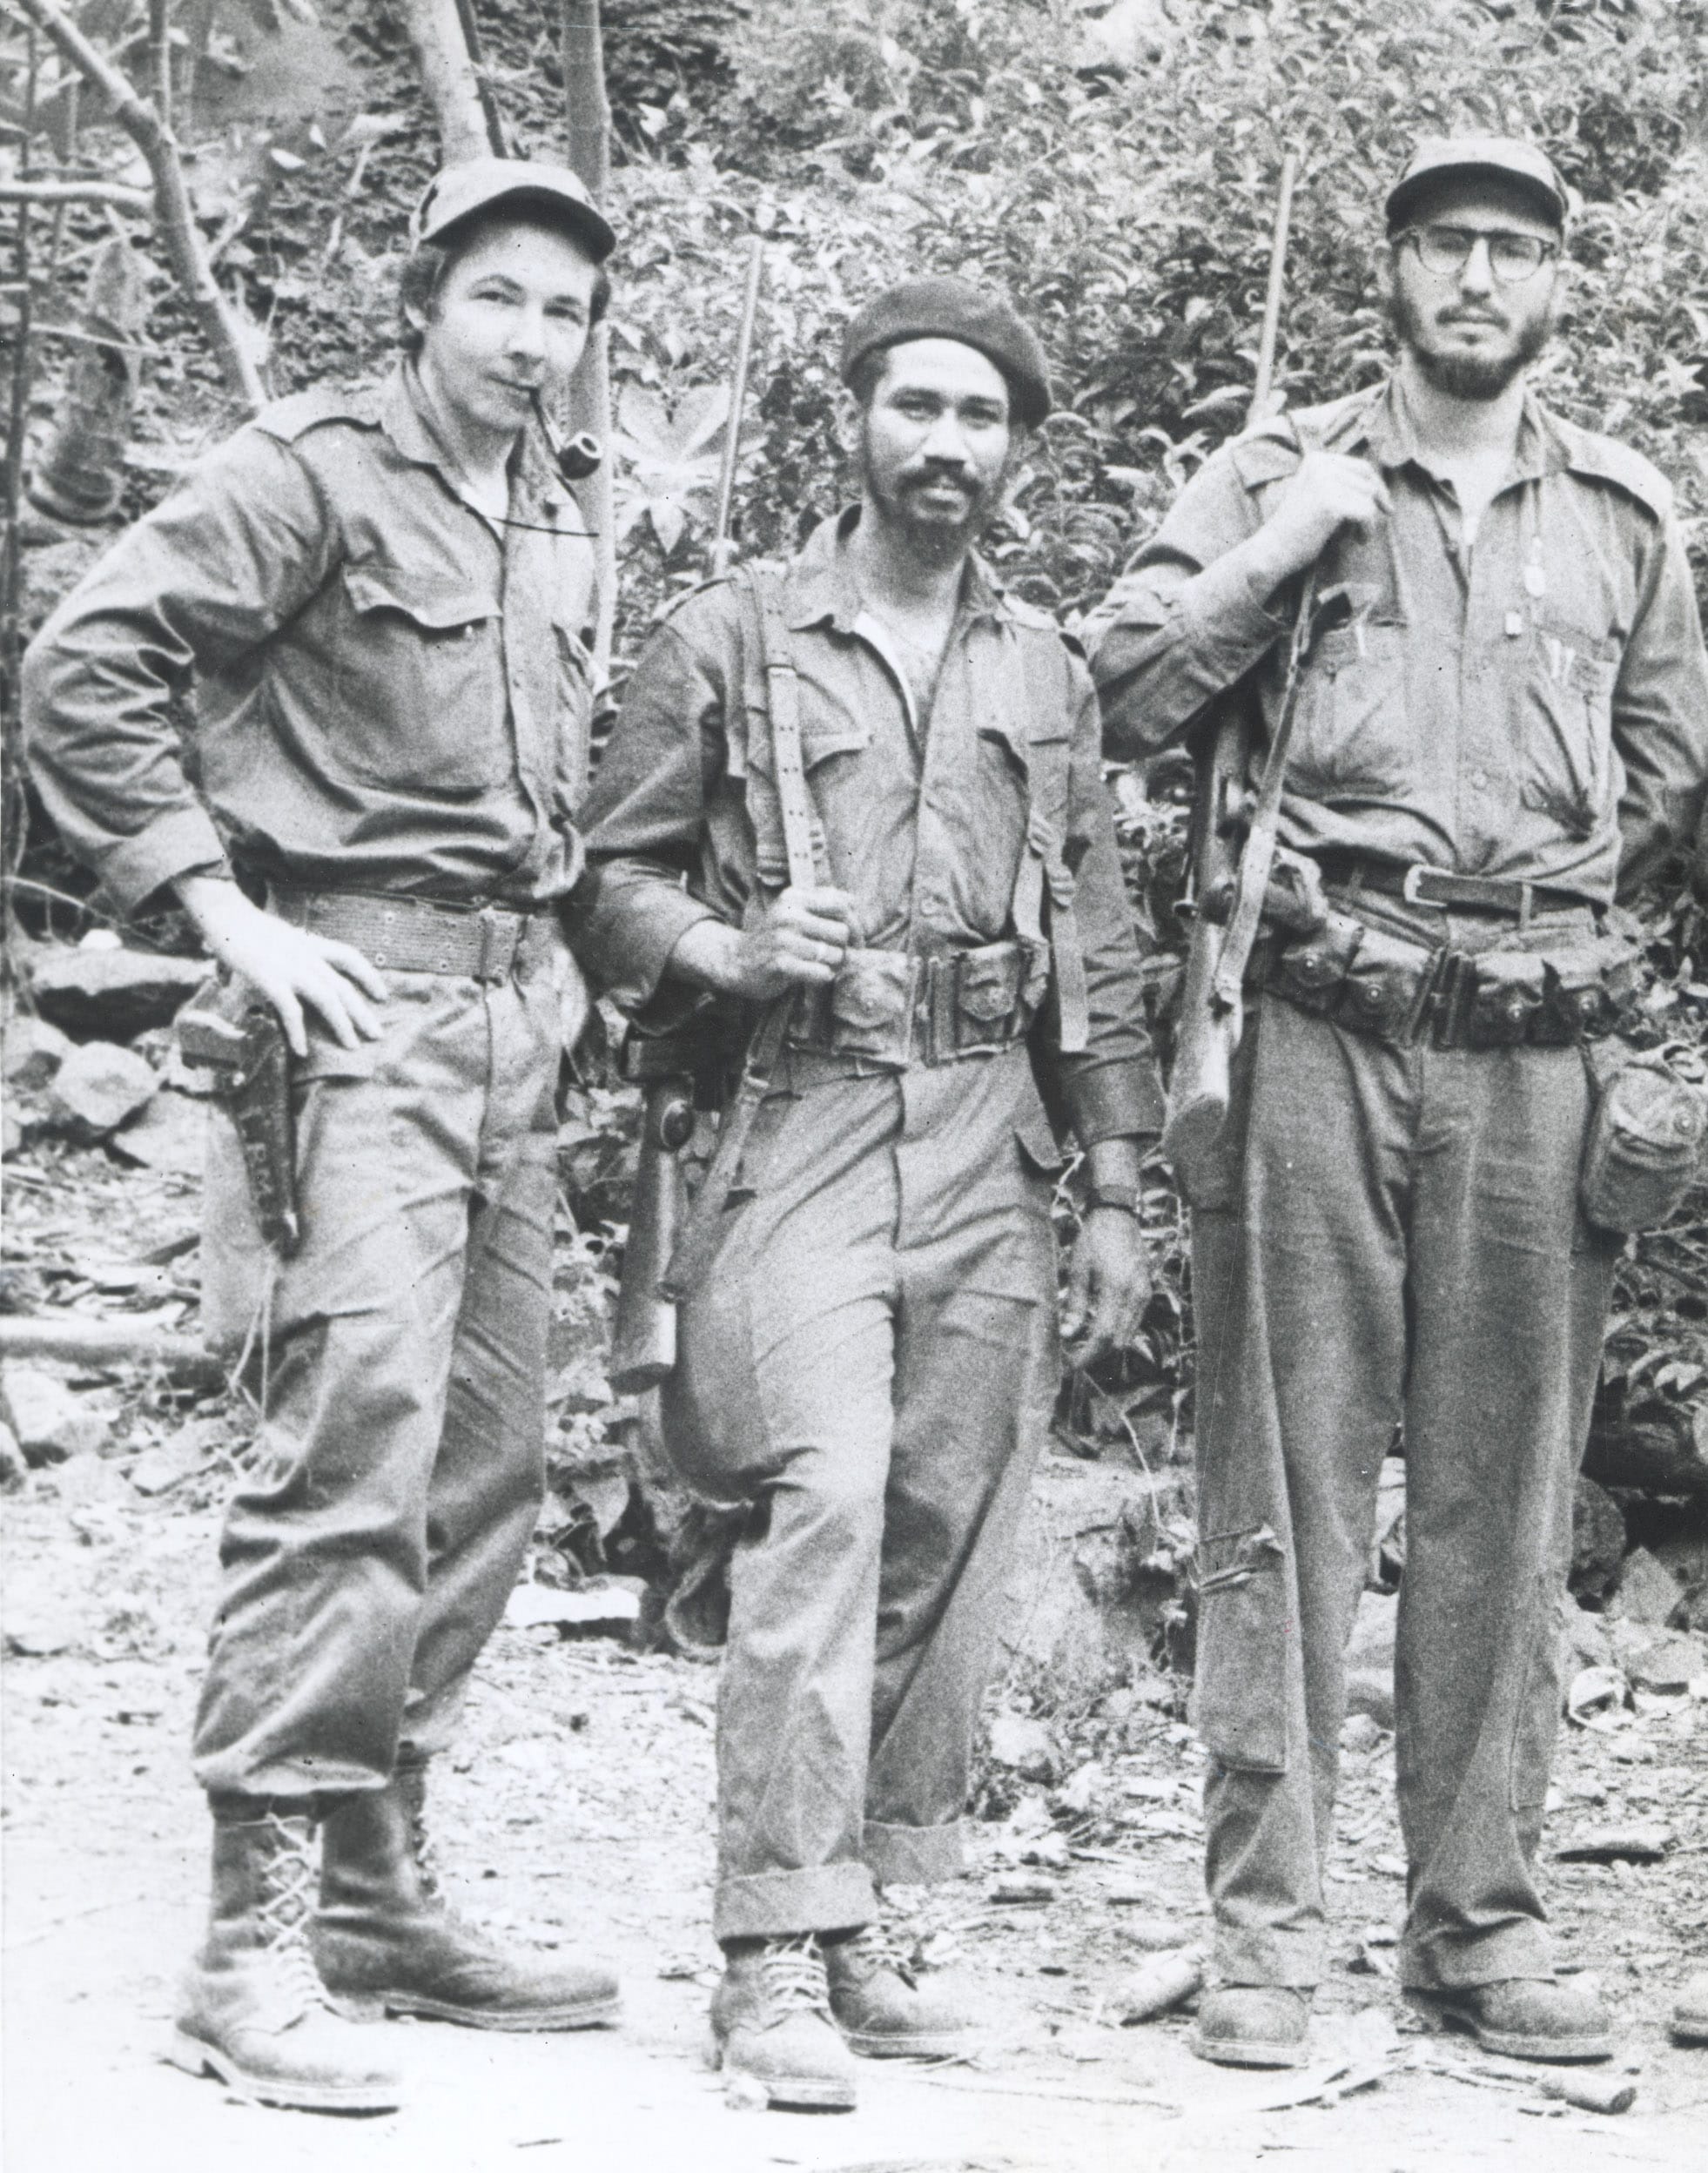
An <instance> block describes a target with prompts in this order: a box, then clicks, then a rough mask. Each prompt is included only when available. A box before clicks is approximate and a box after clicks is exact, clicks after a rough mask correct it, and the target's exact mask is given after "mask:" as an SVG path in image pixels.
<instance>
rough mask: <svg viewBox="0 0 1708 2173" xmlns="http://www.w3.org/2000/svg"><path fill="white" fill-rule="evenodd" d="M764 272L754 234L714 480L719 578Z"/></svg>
mask: <svg viewBox="0 0 1708 2173" xmlns="http://www.w3.org/2000/svg"><path fill="white" fill-rule="evenodd" d="M764 268H765V239H764V236H763V234H755V235H754V237H753V239H752V242H751V244H750V248H749V253H748V259H747V285H746V287H745V288H744V290H743V294H742V322H741V331H740V333H739V335H738V337H737V339H736V367H735V370H734V373H732V375H731V377H730V416H729V420H727V421H726V422H725V424H724V426H723V470H722V473H721V474H719V476H718V479H717V525H716V528H714V529H713V530H712V547H711V558H712V571H713V572H714V573H718V574H721V573H723V572H724V571H725V570H726V569H727V568H728V566H729V563H730V556H731V552H730V515H731V514H732V513H733V511H734V508H735V501H736V461H738V460H739V459H740V458H741V449H742V417H743V414H745V413H746V410H747V378H748V371H749V368H750V365H751V363H752V360H753V325H754V320H755V318H756V316H757V315H758V313H759V279H760V274H761V273H762V272H763V270H764Z"/></svg>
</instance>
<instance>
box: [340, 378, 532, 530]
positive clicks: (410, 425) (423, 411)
mask: <svg viewBox="0 0 1708 2173" xmlns="http://www.w3.org/2000/svg"><path fill="white" fill-rule="evenodd" d="M380 427H381V428H382V429H383V430H384V431H385V433H386V435H387V437H388V438H389V439H390V440H391V441H392V443H393V445H394V446H395V447H397V449H398V451H399V452H400V454H402V455H403V457H404V459H405V460H406V461H414V462H416V463H417V464H418V465H419V466H420V467H423V468H437V469H438V470H439V472H440V474H441V475H443V477H444V478H445V481H446V483H447V487H448V488H450V490H451V491H452V492H453V493H454V494H456V495H457V496H458V497H459V498H461V493H460V492H459V491H458V489H457V481H456V471H455V468H454V466H453V465H452V463H451V461H449V460H448V459H447V455H446V452H445V447H444V445H443V443H442V441H440V436H439V434H438V432H437V431H436V430H435V429H434V427H433V424H432V421H431V420H430V419H429V416H428V414H427V401H426V396H425V394H423V393H422V390H421V380H420V377H419V375H418V374H417V373H416V370H415V366H414V362H413V361H411V360H407V359H406V360H403V361H401V362H400V363H399V364H398V366H397V368H396V369H395V370H394V371H393V373H392V375H391V378H390V380H389V381H388V382H387V386H386V387H385V390H384V392H383V394H381V397H380ZM510 493H511V506H512V511H513V512H514V515H515V516H516V517H517V518H518V519H533V518H535V517H536V516H537V517H539V518H541V519H550V518H551V517H553V516H555V515H556V514H558V513H559V512H561V510H562V508H563V504H564V502H565V501H566V499H567V497H568V493H567V492H566V491H565V489H564V488H563V487H562V485H561V483H560V481H559V479H558V474H557V469H556V466H555V462H554V461H553V460H552V458H551V455H550V453H549V452H548V449H547V446H546V442H545V437H544V434H543V432H542V431H541V429H540V427H539V425H538V424H537V423H532V422H531V423H529V424H528V427H526V428H525V429H524V430H523V431H522V433H521V436H520V437H519V439H518V440H517V442H516V447H515V450H514V452H513V453H512V454H511V456H510Z"/></svg>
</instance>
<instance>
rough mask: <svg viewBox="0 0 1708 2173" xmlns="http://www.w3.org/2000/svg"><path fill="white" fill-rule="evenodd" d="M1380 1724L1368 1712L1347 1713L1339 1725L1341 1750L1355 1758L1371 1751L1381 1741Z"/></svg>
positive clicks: (1372, 1714)
mask: <svg viewBox="0 0 1708 2173" xmlns="http://www.w3.org/2000/svg"><path fill="white" fill-rule="evenodd" d="M1382 1739H1383V1729H1382V1723H1381V1722H1380V1721H1379V1720H1378V1719H1376V1718H1375V1714H1374V1713H1370V1712H1349V1713H1348V1715H1347V1717H1346V1719H1344V1720H1342V1723H1341V1748H1342V1750H1343V1751H1350V1752H1351V1753H1353V1754H1354V1755H1355V1756H1358V1755H1362V1753H1367V1752H1369V1751H1373V1750H1375V1748H1376V1746H1378V1745H1379V1744H1380V1743H1381V1742H1382Z"/></svg>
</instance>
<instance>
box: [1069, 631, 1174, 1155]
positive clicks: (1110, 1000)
mask: <svg viewBox="0 0 1708 2173" xmlns="http://www.w3.org/2000/svg"><path fill="white" fill-rule="evenodd" d="M1063 654H1064V657H1065V658H1066V661H1067V662H1068V663H1070V665H1071V669H1072V686H1071V693H1070V697H1069V698H1070V699H1071V701H1072V703H1073V744H1072V751H1071V754H1070V757H1069V769H1068V858H1069V859H1070V861H1072V862H1075V863H1077V868H1076V873H1075V880H1074V918H1075V920H1076V921H1077V923H1078V930H1079V946H1080V951H1081V954H1082V956H1083V958H1084V959H1085V969H1086V999H1087V1010H1088V1013H1089V1031H1088V1033H1087V1036H1086V1047H1085V1048H1084V1049H1082V1050H1079V1051H1076V1052H1075V1053H1073V1054H1071V1055H1068V1054H1064V1053H1062V1052H1060V1051H1059V1050H1054V1049H1051V1050H1048V1051H1046V1053H1045V1054H1044V1055H1043V1057H1042V1059H1041V1061H1043V1062H1044V1063H1046V1065H1047V1066H1049V1067H1050V1068H1051V1069H1052V1071H1053V1073H1054V1080H1055V1085H1056V1087H1057V1088H1058V1091H1059V1099H1060V1102H1061V1105H1062V1107H1065V1109H1066V1112H1067V1114H1068V1117H1069V1120H1071V1122H1072V1124H1073V1130H1074V1133H1075V1134H1076V1135H1077V1137H1078V1138H1079V1143H1080V1145H1081V1146H1082V1147H1090V1146H1091V1145H1092V1144H1093V1141H1095V1140H1106V1139H1116V1138H1121V1137H1126V1136H1129V1135H1133V1134H1142V1135H1146V1136H1149V1135H1153V1134H1157V1133H1160V1131H1161V1129H1162V1114H1163V1104H1162V1081H1161V1078H1160V1073H1159V1072H1158V1070H1157V1063H1156V1056H1155V1053H1154V1051H1153V1048H1152V1046H1151V1037H1150V1030H1149V1027H1148V1026H1147V1023H1146V1019H1145V994H1144V974H1143V970H1142V967H1141V964H1140V956H1139V945H1138V941H1137V938H1135V936H1134V934H1133V912H1132V908H1131V906H1130V905H1128V902H1127V897H1126V885H1125V883H1124V882H1123V881H1122V878H1121V864H1120V850H1119V848H1118V846H1117V844H1116V842H1115V824H1114V815H1113V810H1112V809H1111V807H1110V804H1109V796H1108V793H1107V791H1106V790H1105V788H1104V784H1103V776H1102V763H1101V755H1100V749H1099V737H1100V734H1099V720H1098V707H1097V694H1096V690H1095V689H1094V688H1093V686H1092V684H1091V683H1090V680H1089V679H1088V678H1087V676H1086V673H1085V670H1084V669H1083V667H1082V666H1080V665H1079V663H1077V661H1075V660H1073V659H1072V658H1067V657H1066V650H1064V652H1063Z"/></svg>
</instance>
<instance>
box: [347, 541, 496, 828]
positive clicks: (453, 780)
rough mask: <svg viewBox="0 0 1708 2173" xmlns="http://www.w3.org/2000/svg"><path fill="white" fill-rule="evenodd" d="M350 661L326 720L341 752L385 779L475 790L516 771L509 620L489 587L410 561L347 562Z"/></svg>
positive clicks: (362, 770)
mask: <svg viewBox="0 0 1708 2173" xmlns="http://www.w3.org/2000/svg"><path fill="white" fill-rule="evenodd" d="M344 595H345V601H346V605H347V607H348V610H349V613H350V618H351V622H352V623H351V656H352V668H351V669H349V670H348V672H347V673H346V674H344V675H342V676H344V678H345V685H344V687H343V689H342V692H343V694H344V696H345V699H344V700H343V702H342V703H340V714H339V715H338V716H337V717H336V719H335V720H330V722H331V723H332V728H333V730H335V732H336V734H337V739H338V745H339V749H340V755H341V757H342V758H343V760H344V761H345V763H346V765H347V766H348V767H349V768H350V769H352V770H355V771H356V772H357V773H358V774H359V775H360V776H362V777H367V778H370V779H371V780H373V782H374V783H376V784H409V785H414V786H420V787H425V788H426V789H427V790H429V791H442V792H468V791H474V790H479V789H481V787H483V786H490V785H494V784H501V783H502V782H503V781H504V780H505V779H506V778H507V777H508V776H509V775H510V774H511V772H512V770H513V769H514V752H513V750H512V747H511V743H510V732H509V725H508V710H509V704H508V696H507V693H506V690H505V678H504V644H503V626H502V621H501V615H500V611H499V607H498V604H497V602H495V600H494V598H493V597H492V596H490V595H488V594H487V593H486V592H485V591H483V590H482V589H480V588H478V587H476V586H474V585H473V584H471V583H467V582H457V581H456V580H454V578H447V577H445V576H436V575H433V574H431V573H427V572H422V571H420V570H418V569H415V568H405V567H400V566H390V565H385V564H380V563H375V562H368V563H365V564H359V565H354V566H347V567H346V568H345V569H344Z"/></svg>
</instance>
